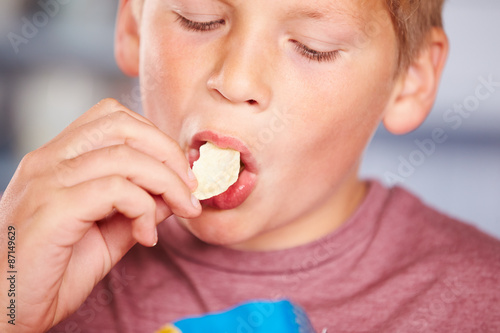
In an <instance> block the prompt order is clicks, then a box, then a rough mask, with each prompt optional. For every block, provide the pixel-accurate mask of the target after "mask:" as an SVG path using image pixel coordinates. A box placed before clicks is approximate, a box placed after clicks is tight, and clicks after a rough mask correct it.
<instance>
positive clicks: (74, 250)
mask: <svg viewBox="0 0 500 333" xmlns="http://www.w3.org/2000/svg"><path fill="white" fill-rule="evenodd" d="M441 7H442V2H441V1H435V0H432V1H431V0H425V1H424V0H422V1H419V2H418V3H417V4H415V3H414V2H411V1H403V0H401V1H396V0H392V1H391V0H388V1H383V0H378V1H375V0H374V1H362V0H359V1H352V0H336V1H332V0H318V1H313V2H307V3H305V2H303V1H299V0H276V1H264V0H255V1H232V0H228V1H219V0H134V1H132V0H122V1H121V2H120V7H119V11H118V23H117V34H116V58H117V61H118V64H119V66H120V68H121V69H122V70H123V71H124V72H125V73H126V74H128V75H131V76H136V75H140V77H141V88H142V94H143V106H144V110H145V114H146V116H147V119H146V118H144V117H141V116H139V115H137V114H135V113H133V112H132V111H130V110H127V109H126V108H125V107H123V106H122V105H120V104H119V103H118V102H116V101H113V100H105V101H102V102H101V103H99V104H98V105H96V106H95V107H93V108H92V109H91V110H89V111H88V112H87V113H85V114H84V115H83V116H82V117H80V118H79V119H78V120H76V121H75V122H74V123H73V124H71V125H70V126H69V127H68V128H67V129H66V130H65V131H63V132H62V133H61V134H60V135H59V136H57V137H56V138H55V139H54V140H52V141H51V142H50V143H48V144H47V145H45V146H43V147H42V148H40V149H39V150H37V151H34V152H32V153H30V154H28V156H27V157H26V158H25V159H23V161H22V163H21V165H20V167H19V169H18V171H17V172H16V174H15V176H14V177H13V179H12V182H11V183H10V185H9V187H8V188H7V190H6V192H5V195H4V197H3V198H2V202H1V206H0V212H1V215H0V216H1V224H2V228H4V229H7V228H8V226H10V227H12V228H14V229H15V232H16V237H17V238H16V255H17V260H16V265H17V267H16V269H17V275H16V278H17V280H16V283H17V285H16V288H17V290H18V291H19V292H18V295H17V296H16V297H17V298H16V302H17V309H18V311H17V314H16V326H12V325H8V324H6V323H5V322H2V323H1V325H2V326H0V328H1V329H2V331H5V332H11V331H25V332H39V331H46V330H48V329H50V328H51V327H53V326H54V325H56V324H58V323H60V324H59V325H57V327H54V328H53V331H54V332H152V331H154V330H156V329H158V328H159V327H160V326H161V325H163V324H166V323H168V322H173V321H175V320H178V319H180V318H183V317H186V316H190V315H203V314H206V313H208V312H212V311H221V310H224V309H227V308H229V307H232V306H235V305H238V304H240V303H242V302H245V301H249V300H253V299H267V300H277V299H283V298H286V299H290V300H291V301H292V302H293V303H295V304H297V305H299V306H301V307H302V308H303V309H304V310H305V311H306V313H307V314H308V316H309V318H310V320H311V322H312V324H313V326H314V328H315V329H316V330H318V331H322V330H323V331H324V330H325V329H326V330H328V331H333V332H361V331H384V332H424V331H425V332H429V331H440V332H441V331H457V330H459V331H465V332H473V331H481V332H488V331H491V332H493V331H496V330H498V329H499V328H500V318H499V315H498V311H495V310H494V309H495V308H496V309H498V305H499V299H498V297H499V296H498V295H499V291H500V290H499V287H498V286H499V284H498V282H499V281H498V280H499V278H498V273H499V272H500V244H499V242H498V241H497V240H494V239H493V238H491V237H489V236H487V235H485V234H482V233H481V232H479V231H477V230H476V229H474V228H472V227H469V226H467V225H464V224H462V223H460V222H457V221H454V220H452V219H450V218H448V217H445V216H443V215H441V214H439V213H437V212H435V211H433V210H432V209H430V208H427V207H425V206H424V205H423V204H422V203H420V202H419V201H418V200H417V199H416V198H414V197H413V196H412V195H410V194H409V193H407V192H405V191H404V190H402V189H399V188H396V189H386V188H384V187H382V186H381V185H380V184H378V183H377V182H375V181H371V182H366V181H363V180H360V179H359V178H358V177H357V169H358V166H359V160H360V156H361V154H362V151H363V149H364V147H365V146H366V144H367V142H368V141H369V139H370V137H371V135H372V133H373V132H374V130H375V128H376V127H377V124H378V123H379V122H380V121H383V122H384V124H385V126H386V127H387V128H388V129H389V130H390V131H391V132H393V133H396V134H401V133H406V132H408V131H411V130H413V129H414V128H416V127H417V126H418V125H419V124H420V123H421V122H422V121H423V119H424V118H425V117H426V115H427V113H428V112H429V110H430V109H431V106H432V104H433V101H434V99H435V95H436V91H437V87H438V82H439V78H440V75H441V72H442V69H443V66H444V63H445V58H446V56H447V53H448V42H447V38H446V35H445V34H444V32H443V30H442V28H441V19H440V17H441V16H440V15H441ZM271 134H272V135H271ZM205 142H212V143H214V144H215V145H216V146H219V147H221V148H232V149H234V150H238V151H239V152H240V153H241V161H242V166H243V167H242V171H241V172H240V174H239V179H238V181H237V182H236V184H234V185H233V186H232V187H231V188H230V189H229V190H228V191H226V192H225V193H223V194H221V195H219V196H217V197H215V198H212V199H209V200H206V201H203V202H202V204H201V205H200V202H199V201H198V200H197V199H196V198H195V197H194V196H193V195H192V194H191V193H192V192H193V191H194V190H195V189H196V187H197V181H196V178H195V177H194V176H193V174H192V172H191V169H190V165H191V164H192V163H193V161H194V160H195V159H196V158H197V157H198V154H199V153H198V150H199V147H200V146H201V145H202V144H204V143H205ZM167 218H168V219H167ZM165 219H167V220H166V221H165ZM163 221H164V222H163ZM161 222H163V223H161ZM160 223H161V224H160ZM137 242H138V243H140V245H135V244H136V243H137ZM134 245H135V246H134ZM141 245H142V246H141ZM154 245H156V246H154ZM2 246H3V245H2ZM151 246H154V247H153V248H149V247H151ZM129 250H130V251H129ZM122 258H123V260H121V259H122ZM5 262H7V259H5V260H3V259H2V263H5ZM2 265H4V264H2ZM2 267H4V266H2ZM7 270H8V269H4V271H7ZM108 273H109V274H108ZM100 281H101V282H100ZM1 283H2V284H1V287H2V290H7V289H8V286H7V283H8V281H5V280H3V281H2V282H1ZM96 285H97V286H96ZM94 287H95V288H94ZM89 295H90V296H89ZM2 297H3V298H2V300H3V299H4V297H5V295H3V294H2ZM2 304H6V303H5V302H2ZM258 314H259V315H260V317H259V318H262V319H263V320H264V318H265V317H266V311H265V310H264V309H263V310H262V311H261V312H260V313H258ZM68 316H71V317H70V318H67V317H68ZM66 318H67V319H66ZM65 319H66V321H64V322H62V321H63V320H65ZM245 319H247V321H243V322H241V321H240V322H239V325H240V326H239V327H235V331H241V332H243V331H252V330H253V329H256V328H257V327H256V326H258V325H253V323H254V322H251V321H250V318H245ZM16 329H17V330H16ZM202 330H203V328H202V329H200V331H202ZM205 330H207V329H205Z"/></svg>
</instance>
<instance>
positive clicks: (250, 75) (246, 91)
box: [207, 33, 272, 111]
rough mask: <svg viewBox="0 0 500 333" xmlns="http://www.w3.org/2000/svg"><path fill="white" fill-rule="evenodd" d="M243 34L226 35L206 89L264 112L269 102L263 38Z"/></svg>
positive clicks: (269, 94)
mask: <svg viewBox="0 0 500 333" xmlns="http://www.w3.org/2000/svg"><path fill="white" fill-rule="evenodd" d="M256 37H257V36H254V38H250V37H248V36H245V34H244V33H240V34H234V35H232V36H227V37H226V40H225V41H224V43H223V46H222V48H221V49H220V53H219V57H218V58H217V60H218V61H217V63H216V65H215V70H214V71H213V73H212V75H211V76H210V77H209V80H208V82H207V87H208V89H209V90H211V92H212V93H213V94H215V95H216V96H218V97H220V98H222V99H224V100H226V101H228V102H230V103H233V104H246V105H248V106H251V107H252V108H253V109H254V110H256V111H263V110H265V109H267V107H268V106H269V103H270V100H271V88H270V85H269V81H268V78H269V77H270V76H271V75H272V74H271V73H270V72H269V69H270V68H271V64H270V62H269V54H267V52H266V50H265V48H264V47H263V45H262V39H261V40H260V41H259V38H258V37H257V38H256Z"/></svg>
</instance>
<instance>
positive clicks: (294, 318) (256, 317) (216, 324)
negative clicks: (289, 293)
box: [158, 300, 314, 333]
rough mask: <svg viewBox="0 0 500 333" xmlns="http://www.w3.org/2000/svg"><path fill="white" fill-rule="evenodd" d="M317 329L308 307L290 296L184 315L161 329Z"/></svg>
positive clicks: (297, 332)
mask: <svg viewBox="0 0 500 333" xmlns="http://www.w3.org/2000/svg"><path fill="white" fill-rule="evenodd" d="M175 329H177V330H178V331H180V332H182V333H199V332H211V333H233V332H234V333H314V329H313V328H312V325H311V322H310V320H309V318H308V317H307V314H306V313H305V311H304V310H303V309H302V308H301V307H300V306H297V305H294V304H293V303H291V302H290V301H288V300H282V301H275V302H273V301H252V302H248V303H243V304H240V305H238V306H236V307H234V308H231V309H229V310H227V311H224V312H217V313H211V314H207V315H204V316H198V317H190V318H185V319H182V320H179V321H176V322H174V323H173V324H172V325H171V326H168V327H165V328H163V329H162V330H160V331H158V333H162V332H175V331H176V330H175Z"/></svg>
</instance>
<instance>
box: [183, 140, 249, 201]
mask: <svg viewBox="0 0 500 333" xmlns="http://www.w3.org/2000/svg"><path fill="white" fill-rule="evenodd" d="M207 142H211V143H213V144H214V145H216V146H217V147H219V148H230V149H233V150H237V151H239V152H240V169H239V172H238V179H237V181H236V182H235V183H234V184H233V185H231V186H230V187H229V188H228V189H227V190H226V191H225V192H223V193H221V194H219V195H216V196H214V197H212V198H209V199H206V200H202V201H201V203H202V205H203V206H205V207H212V208H216V209H233V208H236V207H238V206H240V205H241V204H242V203H243V202H244V201H245V200H246V199H247V198H248V196H250V194H251V192H252V191H253V188H254V186H255V183H256V180H257V164H256V162H255V159H254V157H253V156H252V154H251V152H250V150H249V149H248V148H247V146H246V145H245V144H244V143H243V142H242V141H241V140H238V139H236V138H233V137H229V136H223V135H220V134H217V133H214V132H212V131H204V132H200V133H198V134H196V135H195V136H194V137H193V139H192V142H191V144H190V146H189V153H188V158H189V163H190V165H191V167H192V166H193V164H194V162H195V161H197V160H198V159H199V157H200V147H201V146H202V145H204V144H205V143H207Z"/></svg>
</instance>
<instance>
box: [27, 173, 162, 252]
mask: <svg viewBox="0 0 500 333" xmlns="http://www.w3.org/2000/svg"><path fill="white" fill-rule="evenodd" d="M52 196H53V198H52V199H53V200H51V201H52V202H53V203H54V204H53V205H51V206H46V207H44V209H42V211H40V212H38V214H37V216H38V217H39V218H38V219H37V220H39V221H51V222H49V223H47V222H45V223H44V224H43V225H40V224H37V225H34V226H33V228H31V231H32V232H33V233H35V235H38V236H39V238H40V239H43V240H48V241H49V243H50V244H55V245H58V246H62V247H64V246H72V245H73V244H76V243H77V242H78V241H79V240H81V239H82V237H83V236H84V235H85V234H86V233H87V232H88V230H89V229H90V228H91V227H92V225H93V224H94V223H95V222H96V221H100V220H103V219H105V218H106V217H108V216H110V214H113V213H119V214H122V215H123V216H125V217H126V218H127V221H130V223H131V225H132V229H131V233H130V234H129V235H128V237H124V236H123V235H122V237H123V239H122V242H123V243H124V244H128V243H130V241H131V239H135V240H136V241H138V242H139V243H141V244H143V245H145V246H152V245H153V244H155V243H156V232H155V229H156V223H157V222H156V215H157V214H156V203H155V200H154V199H153V198H152V197H151V195H149V194H148V193H147V192H146V191H144V190H143V189H142V188H140V187H138V186H137V185H135V184H133V183H132V182H130V181H128V180H126V179H125V178H123V177H121V176H116V175H114V176H109V177H104V178H99V179H94V180H91V181H88V182H84V183H81V184H78V185H76V186H73V187H69V188H65V189H62V190H60V191H58V193H57V194H52ZM122 227H124V226H122ZM125 228H129V227H125Z"/></svg>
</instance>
